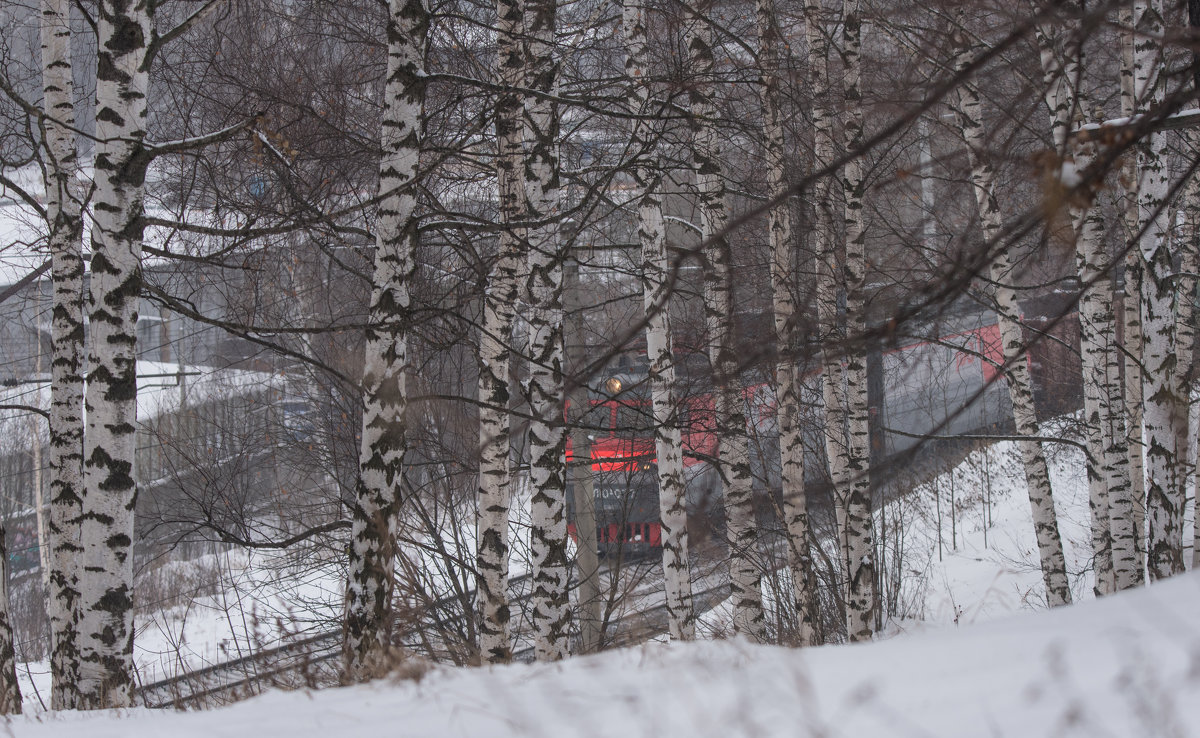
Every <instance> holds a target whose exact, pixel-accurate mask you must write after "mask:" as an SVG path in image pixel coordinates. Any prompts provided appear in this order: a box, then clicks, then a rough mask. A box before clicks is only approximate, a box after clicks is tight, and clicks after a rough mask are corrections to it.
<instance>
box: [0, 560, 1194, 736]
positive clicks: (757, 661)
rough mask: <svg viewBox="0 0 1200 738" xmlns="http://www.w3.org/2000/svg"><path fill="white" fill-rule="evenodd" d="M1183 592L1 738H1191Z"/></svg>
mask: <svg viewBox="0 0 1200 738" xmlns="http://www.w3.org/2000/svg"><path fill="white" fill-rule="evenodd" d="M1198 609H1200V577H1197V576H1195V575H1191V574H1189V575H1185V576H1181V577H1178V578H1176V579H1174V580H1172V581H1168V582H1165V583H1161V584H1158V585H1155V586H1153V587H1151V588H1149V589H1146V590H1141V591H1135V592H1132V593H1126V594H1122V595H1118V596H1114V597H1111V598H1108V599H1105V600H1102V601H1098V602H1086V603H1082V604H1079V605H1076V606H1074V607H1071V608H1067V609H1063V610H1057V611H1053V612H1042V613H1027V614H1024V615H1020V616H1016V617H1013V618H1010V619H1008V620H1004V621H999V622H993V623H987V624H980V625H974V626H969V627H963V628H959V629H957V630H954V631H947V632H940V633H924V634H920V635H910V636H902V637H898V638H894V639H892V640H889V641H884V642H881V643H874V644H867V645H860V646H828V647H824V648H819V649H811V650H805V651H797V650H790V649H786V648H781V647H775V646H753V645H750V644H748V643H745V642H742V641H714V642H704V643H692V644H673V645H670V646H661V645H650V646H644V647H640V648H634V649H627V650H623V651H617V652H610V653H606V654H602V655H599V656H595V657H588V658H576V659H572V660H569V661H567V662H565V663H561V664H553V665H532V666H526V665H514V666H508V667H503V668H485V669H450V668H439V669H435V670H434V671H432V672H431V673H429V674H428V675H426V676H425V678H424V679H422V680H420V681H419V682H414V681H411V680H383V681H379V682H376V683H373V684H370V685H366V686H360V687H353V688H343V689H330V690H324V691H320V692H312V693H279V692H277V693H271V694H267V695H265V696H263V697H259V698H256V699H253V700H250V701H248V702H244V703H241V704H238V705H234V706H232V707H228V708H222V709H217V710H212V711H208V712H200V713H186V714H180V713H170V712H151V711H147V710H140V709H139V710H133V711H128V712H119V713H116V712H109V713H101V714H92V715H87V716H79V715H66V716H64V715H48V714H41V715H35V716H31V717H23V718H15V719H13V720H11V721H9V723H8V725H7V730H8V731H9V733H10V734H11V735H14V736H57V735H68V734H71V735H77V734H80V733H82V732H86V733H87V735H88V736H89V738H108V737H109V736H112V738H140V737H141V736H161V735H170V736H176V737H178V738H186V737H189V736H196V737H197V738H199V737H200V736H204V737H205V738H207V737H209V736H235V735H287V736H289V738H309V737H310V736H311V737H312V738H330V736H343V735H344V736H361V735H405V736H439V737H441V736H488V737H489V738H500V737H502V736H556V737H562V736H651V735H653V736H721V737H723V738H724V737H726V736H742V735H755V736H828V737H833V736H878V737H880V738H883V737H886V736H906V737H907V736H974V735H986V736H1022V737H1029V736H1067V735H1087V736H1093V735H1114V736H1115V735H1136V736H1150V735H1171V736H1187V735H1200V727H1198V726H1200V723H1198V722H1197V718H1200V700H1197V699H1196V698H1197V697H1198V696H1200V693H1198V692H1200V690H1198V689H1197V688H1198V686H1200V685H1198V683H1197V680H1198V679H1200V632H1198V631H1197V628H1196V627H1195V617H1194V613H1195V612H1196V611H1197V610H1198Z"/></svg>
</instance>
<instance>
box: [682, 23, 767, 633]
mask: <svg viewBox="0 0 1200 738" xmlns="http://www.w3.org/2000/svg"><path fill="white" fill-rule="evenodd" d="M691 12H692V18H691V19H689V25H688V32H687V45H688V55H689V60H690V61H691V70H690V71H691V73H692V74H693V75H695V80H696V82H695V83H694V84H692V85H691V86H690V87H689V88H688V97H689V103H690V107H691V117H690V121H691V126H692V157H693V159H692V160H693V165H694V169H695V172H696V187H697V189H698V190H699V196H700V202H699V206H700V221H701V232H702V234H703V235H702V237H703V239H704V241H705V242H706V243H707V244H708V246H707V247H706V249H705V260H706V261H707V264H706V270H705V273H704V317H705V326H706V332H707V335H708V352H709V360H710V362H711V363H712V368H713V374H714V376H715V379H716V393H715V402H714V404H715V406H716V407H715V410H716V413H715V415H716V426H717V442H718V444H719V447H718V458H719V463H720V471H721V482H722V485H721V486H722V492H723V496H724V501H725V520H726V526H727V535H728V538H729V554H730V563H729V568H730V572H729V578H730V583H731V587H732V597H733V627H734V630H735V631H736V632H737V633H739V634H741V635H743V636H744V637H746V638H749V639H750V640H752V641H758V640H761V639H762V637H763V627H764V624H765V614H764V612H763V602H762V574H761V573H760V572H759V569H758V566H757V563H756V562H755V556H754V554H755V550H756V548H757V545H758V530H757V526H756V524H755V519H754V493H753V489H752V485H751V479H750V452H749V446H748V440H747V438H746V412H745V409H744V408H745V403H744V401H743V397H742V388H741V385H740V381H739V371H738V356H737V349H736V347H735V346H734V344H733V324H734V315H733V310H734V305H733V294H732V289H731V287H732V283H731V279H732V275H731V273H730V268H731V262H732V253H731V249H730V246H729V240H728V238H726V236H725V234H724V231H725V226H726V223H727V222H728V217H729V216H728V208H727V205H726V202H725V179H724V166H723V163H722V161H721V150H720V145H719V143H718V137H717V136H718V134H717V131H716V129H715V126H714V125H713V121H714V116H715V107H714V104H713V99H712V85H713V81H712V80H713V49H712V28H711V27H710V26H709V20H708V19H710V18H712V17H713V15H712V0H700V1H699V2H698V3H696V5H695V6H694V7H693V8H692V11H691Z"/></svg>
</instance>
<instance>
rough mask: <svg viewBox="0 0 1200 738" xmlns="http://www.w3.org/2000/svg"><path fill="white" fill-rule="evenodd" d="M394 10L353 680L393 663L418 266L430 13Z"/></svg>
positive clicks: (399, 1)
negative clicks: (419, 185) (407, 374)
mask: <svg viewBox="0 0 1200 738" xmlns="http://www.w3.org/2000/svg"><path fill="white" fill-rule="evenodd" d="M388 11H389V12H388V21H387V60H388V61H387V78H386V81H385V83H384V110H383V121H382V129H381V139H380V142H381V148H382V153H381V155H380V160H379V210H378V214H377V218H376V226H375V228H376V241H375V269H374V276H373V277H372V280H371V281H372V291H371V308H370V324H369V326H368V328H367V331H366V346H365V349H364V358H363V379H362V384H363V421H362V422H363V424H362V441H361V446H360V448H359V475H358V484H357V488H356V490H355V496H354V505H353V519H352V521H351V529H350V549H349V551H350V562H349V575H348V576H349V582H348V585H347V588H346V622H345V642H344V645H343V649H344V655H345V673H344V677H345V679H346V680H348V681H361V680H364V679H369V678H372V677H378V676H381V675H382V674H383V673H385V672H386V670H387V669H388V668H389V667H390V666H391V664H390V663H389V648H390V645H391V625H392V622H391V620H392V605H391V599H392V591H393V588H394V581H393V576H392V575H393V570H394V566H395V556H396V538H395V536H396V534H395V521H396V515H397V513H398V511H399V508H400V504H401V486H402V479H403V463H404V451H405V444H406V441H405V435H406V411H407V405H408V388H407V382H406V378H405V372H406V370H407V368H408V367H407V364H408V323H409V320H410V300H411V288H412V284H413V279H414V278H415V276H416V268H417V259H416V248H417V238H418V235H417V218H416V205H417V202H416V191H415V186H414V180H415V178H416V175H417V168H418V165H419V163H420V156H421V129H422V118H423V116H424V102H425V70H424V64H425V41H426V34H427V32H428V29H429V13H428V11H427V10H426V9H425V7H424V4H423V2H422V0H391V2H390V4H389V6H388Z"/></svg>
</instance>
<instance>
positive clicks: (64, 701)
mask: <svg viewBox="0 0 1200 738" xmlns="http://www.w3.org/2000/svg"><path fill="white" fill-rule="evenodd" d="M41 45H42V94H43V99H44V105H45V109H46V113H47V114H48V115H49V116H50V118H49V119H48V120H47V121H46V125H45V129H44V130H45V141H44V147H45V156H46V169H45V172H46V181H45V188H46V215H47V219H48V224H49V238H48V242H49V246H50V281H51V283H52V284H53V287H54V304H53V307H52V309H51V315H52V317H51V340H52V343H53V347H52V351H53V357H52V358H51V366H50V448H49V457H50V458H49V466H50V514H49V516H48V517H49V521H48V526H47V527H48V533H49V535H48V536H47V538H48V541H47V548H48V549H49V555H50V556H49V557H50V567H49V572H50V588H49V591H48V592H47V598H48V600H47V610H48V612H47V614H48V615H49V617H50V674H51V686H50V707H51V709H54V710H67V709H71V708H74V707H75V705H76V696H77V694H78V691H77V684H78V681H79V631H78V627H77V618H78V607H79V581H78V577H77V576H76V572H77V568H76V564H77V562H78V560H79V556H80V554H81V553H82V551H83V548H82V546H81V544H80V533H79V531H80V527H79V526H80V515H81V514H82V511H83V508H82V501H83V498H82V495H83V243H82V240H83V218H82V214H81V205H80V202H79V200H78V198H77V197H76V195H75V191H74V189H73V183H74V181H75V175H76V172H77V171H78V160H77V156H76V149H75V134H74V133H72V132H71V131H69V130H68V129H67V128H66V127H65V126H64V125H62V124H68V125H73V124H74V121H75V105H74V101H73V98H72V77H71V29H70V5H69V3H68V2H67V0H43V2H42V22H41Z"/></svg>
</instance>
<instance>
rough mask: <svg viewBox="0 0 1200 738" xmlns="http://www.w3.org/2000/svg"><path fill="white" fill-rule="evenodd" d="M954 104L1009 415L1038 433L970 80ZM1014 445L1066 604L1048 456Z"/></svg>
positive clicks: (1045, 565)
mask: <svg viewBox="0 0 1200 738" xmlns="http://www.w3.org/2000/svg"><path fill="white" fill-rule="evenodd" d="M958 43H959V44H960V45H959V47H958V49H957V51H956V59H955V69H956V70H962V69H965V68H966V66H967V65H968V63H969V61H970V58H971V56H972V52H971V49H970V47H969V46H968V45H967V43H966V40H965V39H964V38H961V37H960V39H959V41H958ZM954 107H955V113H956V115H957V117H958V122H959V128H960V131H961V133H962V137H963V141H964V142H965V143H966V146H967V154H968V157H969V159H970V164H971V181H972V184H973V185H974V190H975V197H976V201H977V202H978V205H979V219H980V223H981V226H982V229H983V243H984V248H988V249H993V250H995V256H994V257H993V258H992V261H991V279H992V282H993V283H994V284H995V288H994V295H993V298H994V299H995V302H996V313H997V318H998V319H999V323H1000V338H1001V341H1002V343H1003V351H1004V361H1005V366H1006V369H1007V371H1006V372H1005V376H1006V378H1007V380H1008V387H1009V396H1010V397H1011V399H1012V406H1013V420H1014V422H1015V425H1016V431H1017V435H1019V436H1036V435H1038V427H1037V416H1036V415H1035V413H1034V405H1033V384H1032V379H1031V377H1030V374H1029V358H1028V355H1027V354H1026V352H1025V348H1024V339H1023V336H1022V334H1021V322H1020V320H1021V313H1020V307H1019V306H1018V305H1017V299H1016V293H1015V291H1014V290H1013V288H1012V287H1009V286H1007V285H1006V284H1005V280H1008V279H1011V275H1012V262H1011V257H1010V255H1009V252H1008V250H1007V249H1005V248H1000V247H999V245H998V240H999V238H1000V236H1001V230H1002V225H1003V224H1002V222H1001V218H1000V206H999V205H998V203H997V202H996V194H995V176H994V173H993V171H992V168H991V165H990V164H988V162H987V161H986V159H984V147H985V142H984V135H985V134H984V128H983V106H982V105H981V103H980V101H979V92H978V90H977V89H976V88H975V86H974V84H973V83H971V82H970V81H967V82H964V83H963V84H962V85H960V86H959V89H958V99H957V101H956V105H955V106H954ZM1018 446H1019V448H1020V450H1021V457H1022V461H1023V462H1024V466H1025V480H1026V483H1027V484H1028V487H1029V505H1030V508H1031V509H1032V512H1033V527H1034V531H1035V533H1036V535H1037V541H1038V555H1039V559H1040V561H1041V567H1042V579H1043V581H1044V582H1045V585H1046V601H1047V603H1048V604H1049V605H1050V606H1051V607H1056V606H1059V605H1066V604H1069V603H1070V602H1071V590H1070V587H1069V585H1068V582H1067V572H1066V560H1065V557H1064V555H1063V546H1062V539H1061V537H1060V536H1059V532H1058V519H1057V515H1056V514H1055V511H1054V498H1053V490H1052V489H1051V486H1050V471H1049V469H1048V468H1047V466H1046V457H1045V455H1044V454H1043V453H1042V449H1041V447H1040V445H1039V444H1038V442H1037V441H1032V440H1022V441H1019V442H1018Z"/></svg>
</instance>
